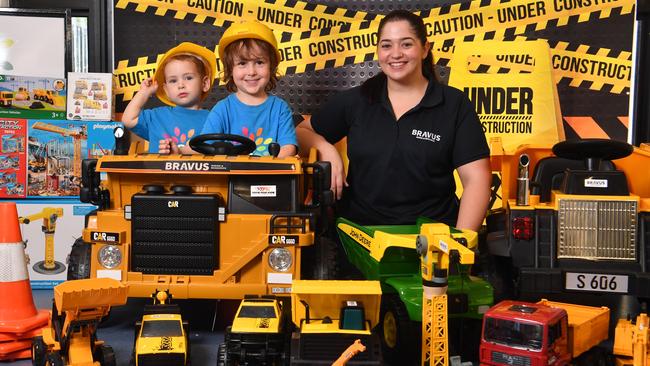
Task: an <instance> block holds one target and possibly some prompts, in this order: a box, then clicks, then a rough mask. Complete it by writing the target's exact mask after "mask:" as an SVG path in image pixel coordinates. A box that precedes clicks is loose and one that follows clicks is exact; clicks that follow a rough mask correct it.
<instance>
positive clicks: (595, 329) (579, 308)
mask: <svg viewBox="0 0 650 366" xmlns="http://www.w3.org/2000/svg"><path fill="white" fill-rule="evenodd" d="M539 304H543V305H546V306H550V307H553V308H561V309H564V310H565V311H566V312H567V315H568V317H569V348H570V349H571V355H572V357H574V358H575V357H577V356H579V355H581V354H582V353H584V352H586V351H588V350H589V349H590V348H592V347H593V346H596V345H598V344H599V343H600V342H602V341H604V340H606V339H607V336H608V332H609V308H607V307H604V306H602V307H595V306H585V305H574V304H566V303H560V302H553V301H548V300H541V301H540V302H539Z"/></svg>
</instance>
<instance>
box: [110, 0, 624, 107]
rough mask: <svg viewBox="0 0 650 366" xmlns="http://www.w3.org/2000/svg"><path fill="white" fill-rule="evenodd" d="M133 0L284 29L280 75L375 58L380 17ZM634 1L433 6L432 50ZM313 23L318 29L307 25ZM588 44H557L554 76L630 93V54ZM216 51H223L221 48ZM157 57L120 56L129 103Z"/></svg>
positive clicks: (286, 3) (202, 0)
mask: <svg viewBox="0 0 650 366" xmlns="http://www.w3.org/2000/svg"><path fill="white" fill-rule="evenodd" d="M128 4H134V5H135V11H139V12H144V11H146V10H147V9H148V8H149V7H154V8H155V9H156V11H155V14H156V15H160V16H164V15H166V14H167V13H168V12H170V11H173V12H174V17H175V18H177V19H184V18H185V17H186V16H187V15H188V14H193V15H194V21H196V22H200V23H203V22H208V21H209V20H210V21H211V22H212V24H215V25H227V24H229V23H228V22H233V21H236V20H241V19H255V20H258V21H260V22H262V23H265V24H267V25H269V26H270V27H272V29H274V30H276V31H278V34H280V32H282V33H281V36H280V37H279V39H280V44H279V49H280V53H281V55H282V63H281V64H280V68H281V69H280V73H281V74H284V75H287V74H298V73H304V72H309V71H317V70H322V69H325V68H330V67H339V66H344V65H350V64H355V63H361V62H365V61H372V60H374V59H375V49H376V44H377V35H376V32H375V30H376V29H377V23H378V21H379V19H380V18H381V16H377V15H372V14H368V13H364V12H356V11H348V10H346V9H343V8H336V7H330V6H324V5H317V4H311V3H307V2H304V1H296V0H266V1H264V2H262V1H258V0H237V1H235V0H184V1H178V0H176V1H160V0H119V1H118V3H117V4H116V7H118V8H126V7H127V5H128ZM633 6H634V0H533V1H521V0H516V1H508V2H497V1H496V0H495V1H488V0H474V1H471V2H465V3H461V4H452V5H447V6H442V7H439V8H434V9H430V10H428V11H426V12H423V13H422V14H421V15H422V16H423V17H424V19H425V25H426V26H427V29H428V37H429V41H430V42H431V43H432V47H433V51H434V56H435V57H436V59H437V60H438V63H439V64H441V65H446V64H447V62H448V61H449V60H450V59H451V57H452V55H453V49H454V44H455V43H456V42H457V41H463V40H464V41H469V40H479V39H503V37H511V36H512V35H516V34H523V33H525V32H528V31H535V30H541V29H545V28H546V27H548V26H554V27H557V26H562V25H567V24H568V23H569V22H570V21H572V19H573V21H575V22H583V21H587V20H589V19H591V18H593V17H596V18H598V19H601V18H606V17H609V16H610V15H612V12H613V11H618V12H619V13H620V14H625V13H629V12H630V11H631V10H632V8H633ZM290 19H291V20H290ZM334 24H340V25H336V26H332V25H334ZM314 27H316V28H319V29H316V30H312V31H301V30H304V29H313V28H314ZM323 27H325V28H323ZM320 28H322V29H320ZM589 50H590V48H589V47H588V46H578V47H573V48H572V47H569V45H568V44H565V43H561V42H560V43H557V45H555V47H554V48H553V49H552V55H553V56H552V57H553V64H552V65H553V70H554V76H555V79H556V80H557V81H560V80H563V79H570V80H571V81H570V83H569V85H570V86H572V87H588V88H590V89H592V90H601V89H603V88H605V89H607V91H609V92H611V93H623V92H625V91H627V90H628V89H629V85H630V70H631V57H630V55H629V52H619V53H618V54H616V53H613V52H612V51H610V50H608V49H598V50H596V51H595V52H593V53H587V51H589ZM214 51H215V54H217V50H216V47H215V50H214ZM158 57H160V55H158V56H156V57H155V59H153V57H151V58H138V60H137V62H136V63H135V64H134V63H133V62H129V61H128V60H123V61H119V62H118V64H117V68H116V70H115V81H116V83H115V84H116V91H115V92H116V94H118V95H119V94H123V100H124V101H128V100H130V99H131V98H132V96H133V94H134V93H135V92H136V91H137V90H138V88H139V85H140V83H141V81H142V80H143V79H145V78H147V77H150V76H151V75H153V71H154V70H155V65H156V61H157V59H158Z"/></svg>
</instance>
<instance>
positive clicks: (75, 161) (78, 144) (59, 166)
mask: <svg viewBox="0 0 650 366" xmlns="http://www.w3.org/2000/svg"><path fill="white" fill-rule="evenodd" d="M119 125H121V124H120V123H119V122H81V121H58V120H38V119H37V120H28V127H29V130H28V136H29V138H28V147H27V151H28V154H27V157H28V158H27V165H28V166H27V171H28V173H27V182H28V184H27V196H29V197H31V198H38V197H52V196H61V197H65V196H78V195H79V184H80V182H81V161H82V160H83V159H86V158H94V157H98V156H102V155H106V154H110V153H111V149H112V147H113V143H114V139H113V132H112V131H113V129H114V128H115V127H117V126H119Z"/></svg>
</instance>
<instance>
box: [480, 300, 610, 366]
mask: <svg viewBox="0 0 650 366" xmlns="http://www.w3.org/2000/svg"><path fill="white" fill-rule="evenodd" d="M608 329H609V309H608V308H606V307H593V306H584V305H573V304H565V303H559V302H552V301H547V300H542V301H540V302H538V303H526V302H520V301H511V300H505V301H502V302H500V303H499V304H497V305H495V306H493V307H492V308H490V310H488V312H487V313H485V316H484V317H483V334H482V339H481V349H480V362H481V365H485V366H491V365H531V366H536V365H552V366H561V365H568V364H572V365H577V366H580V365H583V366H600V365H607V359H608V356H607V353H606V351H605V350H604V349H603V348H599V347H596V346H597V345H598V344H600V343H601V342H602V341H604V340H606V339H607V334H608Z"/></svg>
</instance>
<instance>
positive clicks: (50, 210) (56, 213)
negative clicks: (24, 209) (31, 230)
mask: <svg viewBox="0 0 650 366" xmlns="http://www.w3.org/2000/svg"><path fill="white" fill-rule="evenodd" d="M61 216H63V209H62V208H60V207H46V208H44V209H43V211H41V212H39V213H37V214H33V215H29V216H25V217H22V216H21V217H19V218H18V221H19V222H20V223H21V224H29V223H30V222H32V221H34V220H43V225H42V226H41V230H42V231H43V233H44V234H45V260H43V261H39V262H37V263H35V264H34V266H32V268H33V269H34V271H36V272H38V273H42V274H56V273H61V272H63V271H65V265H64V264H63V263H61V262H57V261H55V260H54V231H55V229H56V220H57V219H58V218H59V217H61Z"/></svg>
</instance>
